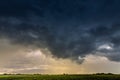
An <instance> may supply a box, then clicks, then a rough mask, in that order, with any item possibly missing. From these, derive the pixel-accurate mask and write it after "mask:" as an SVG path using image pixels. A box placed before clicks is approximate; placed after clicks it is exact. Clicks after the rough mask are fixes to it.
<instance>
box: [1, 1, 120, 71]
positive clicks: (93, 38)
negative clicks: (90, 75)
mask: <svg viewBox="0 0 120 80" xmlns="http://www.w3.org/2000/svg"><path fill="white" fill-rule="evenodd" d="M119 4H120V1H119V0H0V55H1V56H0V58H1V63H0V64H1V65H3V66H1V67H2V68H5V67H6V68H7V69H10V70H11V69H13V68H15V69H16V68H17V69H19V70H20V71H23V72H25V70H24V69H23V70H22V69H21V68H19V67H20V66H21V65H25V66H24V67H25V69H27V70H31V68H29V66H32V67H33V65H36V66H38V65H43V66H42V69H41V70H40V71H41V72H44V71H43V70H44V68H45V66H46V68H48V66H49V67H50V65H53V66H55V65H57V63H58V62H60V63H61V65H63V64H62V63H63V62H64V60H70V63H69V64H70V65H73V67H76V66H77V67H78V66H79V67H81V66H82V65H84V64H85V63H86V61H87V62H88V64H89V59H88V58H87V57H88V56H90V55H92V56H94V57H95V56H99V57H101V58H105V60H104V59H103V61H106V59H107V61H108V62H107V63H105V64H106V65H112V66H113V64H114V66H113V67H112V69H113V70H108V72H110V71H111V72H112V71H113V72H114V71H115V70H114V67H115V65H119V62H120V53H119V52H120V5H119ZM41 56H42V57H41ZM43 56H47V57H48V58H45V59H43ZM33 57H34V58H33ZM5 58H6V59H5ZM101 58H100V60H97V58H96V59H94V58H90V61H91V60H92V61H93V62H100V61H101ZM34 59H35V60H34ZM51 59H57V60H58V62H56V61H55V60H54V61H52V60H51ZM59 59H60V60H59ZM98 59H99V58H98ZM42 60H43V61H42ZM62 61H63V62H62ZM5 62H8V64H5ZM116 62H117V63H116ZM66 63H67V62H66ZM66 63H65V64H66ZM11 64H13V65H16V66H12V65H11ZM86 64H87V63H86ZM103 64H104V63H103ZM94 65H95V66H96V65H97V64H96V63H95V64H94ZM26 66H27V68H26ZM64 66H68V65H64ZM87 66H88V65H87ZM119 66H120V65H119ZM40 67H41V66H40ZM57 67H60V66H57ZM46 68H45V69H46ZM89 68H90V67H87V69H89ZM96 68H98V67H96ZM104 68H105V67H104ZM104 68H103V70H104ZM33 69H35V70H36V69H39V68H36V67H34V68H33ZM50 69H51V68H50ZM105 69H106V68H105ZM35 70H32V71H31V72H34V71H35ZM63 70H64V69H63ZM47 71H48V70H47ZM76 71H77V70H76ZM95 71H97V70H95ZM116 71H118V69H117V68H116ZM50 72H52V71H50ZM50 72H49V71H48V73H50ZM66 72H69V71H66ZM83 72H84V71H83ZM86 72H87V71H86ZM88 72H90V71H89V70H88ZM91 72H92V71H91ZM46 73H47V72H46ZM53 73H54V71H53ZM74 73H75V72H74Z"/></svg>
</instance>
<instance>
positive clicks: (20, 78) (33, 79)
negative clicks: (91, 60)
mask: <svg viewBox="0 0 120 80" xmlns="http://www.w3.org/2000/svg"><path fill="white" fill-rule="evenodd" d="M0 80H120V75H40V74H34V75H29V74H25V75H23V74H22V75H0Z"/></svg>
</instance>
